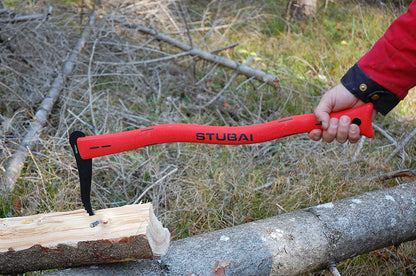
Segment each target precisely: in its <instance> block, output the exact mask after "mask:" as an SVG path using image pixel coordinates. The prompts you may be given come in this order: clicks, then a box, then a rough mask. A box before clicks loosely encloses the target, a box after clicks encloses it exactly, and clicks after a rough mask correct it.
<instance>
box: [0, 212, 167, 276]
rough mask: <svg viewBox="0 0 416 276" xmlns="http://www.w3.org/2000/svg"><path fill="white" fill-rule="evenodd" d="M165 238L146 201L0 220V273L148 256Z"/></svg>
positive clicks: (154, 254) (155, 252) (160, 251)
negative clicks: (136, 203)
mask: <svg viewBox="0 0 416 276" xmlns="http://www.w3.org/2000/svg"><path fill="white" fill-rule="evenodd" d="M169 239H170V233H169V231H168V230H167V229H166V228H163V226H162V224H161V223H160V222H159V221H158V220H157V218H156V217H155V215H154V214H153V208H152V205H151V204H138V205H127V206H123V207H118V208H110V209H104V210H98V211H96V215H94V216H89V215H88V214H87V213H86V211H85V210H77V211H72V212H62V213H48V214H40V215H35V216H28V217H16V218H5V219H0V273H4V274H9V273H13V274H15V273H21V272H26V271H33V270H41V269H51V268H65V267H71V266H80V265H91V264H102V263H111V262H121V261H128V260H135V259H151V258H155V257H159V256H160V255H163V254H165V253H166V251H167V250H168V246H169Z"/></svg>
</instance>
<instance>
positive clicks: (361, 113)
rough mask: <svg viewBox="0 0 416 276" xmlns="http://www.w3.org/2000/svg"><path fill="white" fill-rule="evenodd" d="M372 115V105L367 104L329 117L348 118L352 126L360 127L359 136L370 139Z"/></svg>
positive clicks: (371, 134)
mask: <svg viewBox="0 0 416 276" xmlns="http://www.w3.org/2000/svg"><path fill="white" fill-rule="evenodd" d="M372 113H373V104H372V103H367V104H364V105H362V106H359V107H356V108H352V109H347V110H343V111H339V112H334V113H331V114H330V117H331V118H337V119H339V118H341V117H342V116H344V115H346V116H348V117H350V119H351V121H352V123H353V124H356V125H358V126H359V127H360V134H361V135H364V136H366V137H368V138H372V137H373V136H374V129H373V124H372V120H371V116H372Z"/></svg>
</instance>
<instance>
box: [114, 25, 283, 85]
mask: <svg viewBox="0 0 416 276" xmlns="http://www.w3.org/2000/svg"><path fill="white" fill-rule="evenodd" d="M120 24H123V25H124V26H125V27H127V28H130V29H134V30H137V31H139V32H142V33H145V34H148V35H151V36H153V37H154V38H155V39H156V40H160V41H163V42H166V43H169V44H171V45H173V46H175V47H177V48H179V49H181V50H182V51H185V52H186V53H188V54H189V55H191V56H195V57H199V58H201V59H204V60H207V61H209V62H213V63H215V64H219V65H221V66H224V67H227V68H230V69H233V70H235V71H237V72H238V73H239V74H242V75H245V76H247V77H253V78H255V79H256V80H258V81H261V82H264V83H267V84H268V85H270V86H272V87H273V88H275V89H279V87H280V80H279V79H278V78H277V77H276V76H273V75H270V74H267V73H265V72H263V71H260V70H257V69H255V68H251V67H250V66H248V65H245V64H242V63H239V62H237V61H233V60H230V59H228V58H224V57H221V56H218V55H215V54H212V53H208V52H205V51H202V50H200V49H198V48H195V47H192V46H189V45H187V44H185V43H183V42H181V41H179V40H176V39H174V38H172V37H170V36H168V35H165V34H163V33H159V32H158V31H156V30H154V29H149V28H146V27H144V26H141V25H138V24H133V23H130V24H126V23H120Z"/></svg>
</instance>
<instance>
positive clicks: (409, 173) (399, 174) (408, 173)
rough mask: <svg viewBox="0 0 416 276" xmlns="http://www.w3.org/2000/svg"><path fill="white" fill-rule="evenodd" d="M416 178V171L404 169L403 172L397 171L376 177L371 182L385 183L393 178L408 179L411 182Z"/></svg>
mask: <svg viewBox="0 0 416 276" xmlns="http://www.w3.org/2000/svg"><path fill="white" fill-rule="evenodd" d="M415 176H416V171H415V170H412V169H403V170H396V171H392V172H388V173H383V174H380V175H378V176H374V177H372V178H371V180H378V181H383V180H388V179H393V178H398V177H408V178H410V179H411V180H414V177H415Z"/></svg>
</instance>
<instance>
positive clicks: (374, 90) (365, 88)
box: [341, 63, 400, 115]
mask: <svg viewBox="0 0 416 276" xmlns="http://www.w3.org/2000/svg"><path fill="white" fill-rule="evenodd" d="M341 83H342V84H343V85H344V86H345V88H347V89H348V90H349V91H350V92H351V93H352V94H354V95H355V96H356V97H357V98H359V99H360V100H362V101H364V102H366V103H368V102H371V103H373V105H374V108H375V110H377V111H378V112H380V113H381V114H383V115H386V114H387V113H389V112H390V111H391V110H392V109H393V108H394V107H395V106H396V105H397V104H398V103H399V102H400V99H399V98H398V97H397V96H396V95H395V94H394V93H392V92H390V91H389V90H387V89H386V88H384V87H383V86H381V85H379V84H378V83H376V82H375V81H373V80H372V79H370V78H369V77H368V76H367V74H366V73H364V71H363V70H362V69H361V68H360V66H358V63H356V64H355V65H354V66H353V67H351V68H350V70H348V72H347V73H346V74H345V75H344V76H343V77H342V79H341Z"/></svg>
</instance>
